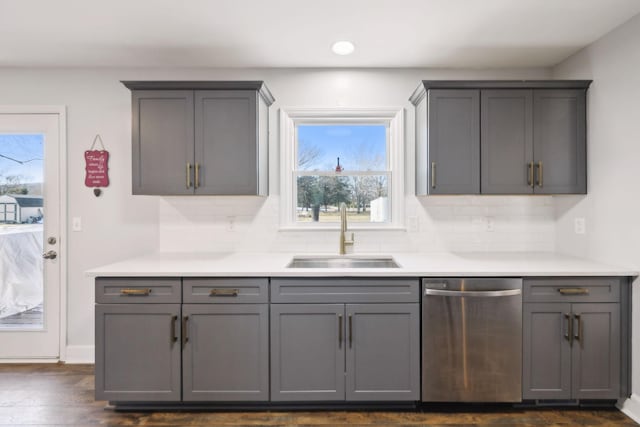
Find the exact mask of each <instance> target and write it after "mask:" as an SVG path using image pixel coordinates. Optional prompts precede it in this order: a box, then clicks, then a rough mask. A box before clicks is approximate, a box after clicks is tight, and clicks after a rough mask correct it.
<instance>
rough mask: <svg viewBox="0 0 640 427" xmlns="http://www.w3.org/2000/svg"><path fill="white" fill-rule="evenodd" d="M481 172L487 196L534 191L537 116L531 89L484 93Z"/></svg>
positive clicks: (488, 91)
mask: <svg viewBox="0 0 640 427" xmlns="http://www.w3.org/2000/svg"><path fill="white" fill-rule="evenodd" d="M481 99H482V104H481V110H482V124H481V141H482V143H481V145H482V154H481V156H480V157H481V159H482V160H481V165H482V166H481V169H482V179H481V182H482V190H481V192H482V193H483V194H522V193H530V192H531V191H532V189H533V172H534V170H533V132H532V131H533V114H532V109H533V108H532V107H533V105H532V99H533V94H532V92H531V91H530V90H509V89H501V90H483V91H482V95H481Z"/></svg>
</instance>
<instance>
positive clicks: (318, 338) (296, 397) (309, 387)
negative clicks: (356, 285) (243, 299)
mask: <svg viewBox="0 0 640 427" xmlns="http://www.w3.org/2000/svg"><path fill="white" fill-rule="evenodd" d="M344 352H345V349H344V305H343V304H271V400H273V401H318V400H322V401H329V400H344V390H345V388H344V387H345V384H344V366H345V360H344Z"/></svg>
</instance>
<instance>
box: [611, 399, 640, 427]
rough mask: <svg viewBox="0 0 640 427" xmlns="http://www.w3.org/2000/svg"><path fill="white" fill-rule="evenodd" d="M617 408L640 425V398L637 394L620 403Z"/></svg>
mask: <svg viewBox="0 0 640 427" xmlns="http://www.w3.org/2000/svg"><path fill="white" fill-rule="evenodd" d="M616 407H617V408H618V409H620V411H621V412H622V413H623V414H625V415H626V416H627V417H629V418H631V419H632V420H633V421H635V422H637V423H640V397H639V396H638V395H637V394H635V393H634V394H632V395H631V397H629V398H628V399H625V400H624V401H622V402H618V404H617V405H616Z"/></svg>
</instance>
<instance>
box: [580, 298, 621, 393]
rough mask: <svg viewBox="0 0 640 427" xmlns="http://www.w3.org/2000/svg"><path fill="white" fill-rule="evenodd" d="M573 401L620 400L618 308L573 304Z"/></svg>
mask: <svg viewBox="0 0 640 427" xmlns="http://www.w3.org/2000/svg"><path fill="white" fill-rule="evenodd" d="M572 308H573V313H574V319H575V321H574V329H573V332H574V341H573V349H572V351H573V355H572V358H573V398H574V399H617V398H619V397H620V305H619V304H607V303H600V304H598V303H594V304H573V307H572Z"/></svg>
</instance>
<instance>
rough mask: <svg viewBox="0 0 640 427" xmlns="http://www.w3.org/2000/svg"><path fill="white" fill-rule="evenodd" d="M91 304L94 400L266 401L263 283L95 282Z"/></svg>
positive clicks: (262, 280) (225, 280)
mask: <svg viewBox="0 0 640 427" xmlns="http://www.w3.org/2000/svg"><path fill="white" fill-rule="evenodd" d="M181 301H184V302H186V303H181ZM96 302H97V304H96V399H99V400H109V401H114V402H162V401H170V402H180V401H184V402H193V401H208V402H229V401H236V402H237V401H244V402H265V401H268V400H269V309H268V307H269V306H268V279H266V278H184V279H180V278H102V277H99V278H97V279H96Z"/></svg>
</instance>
